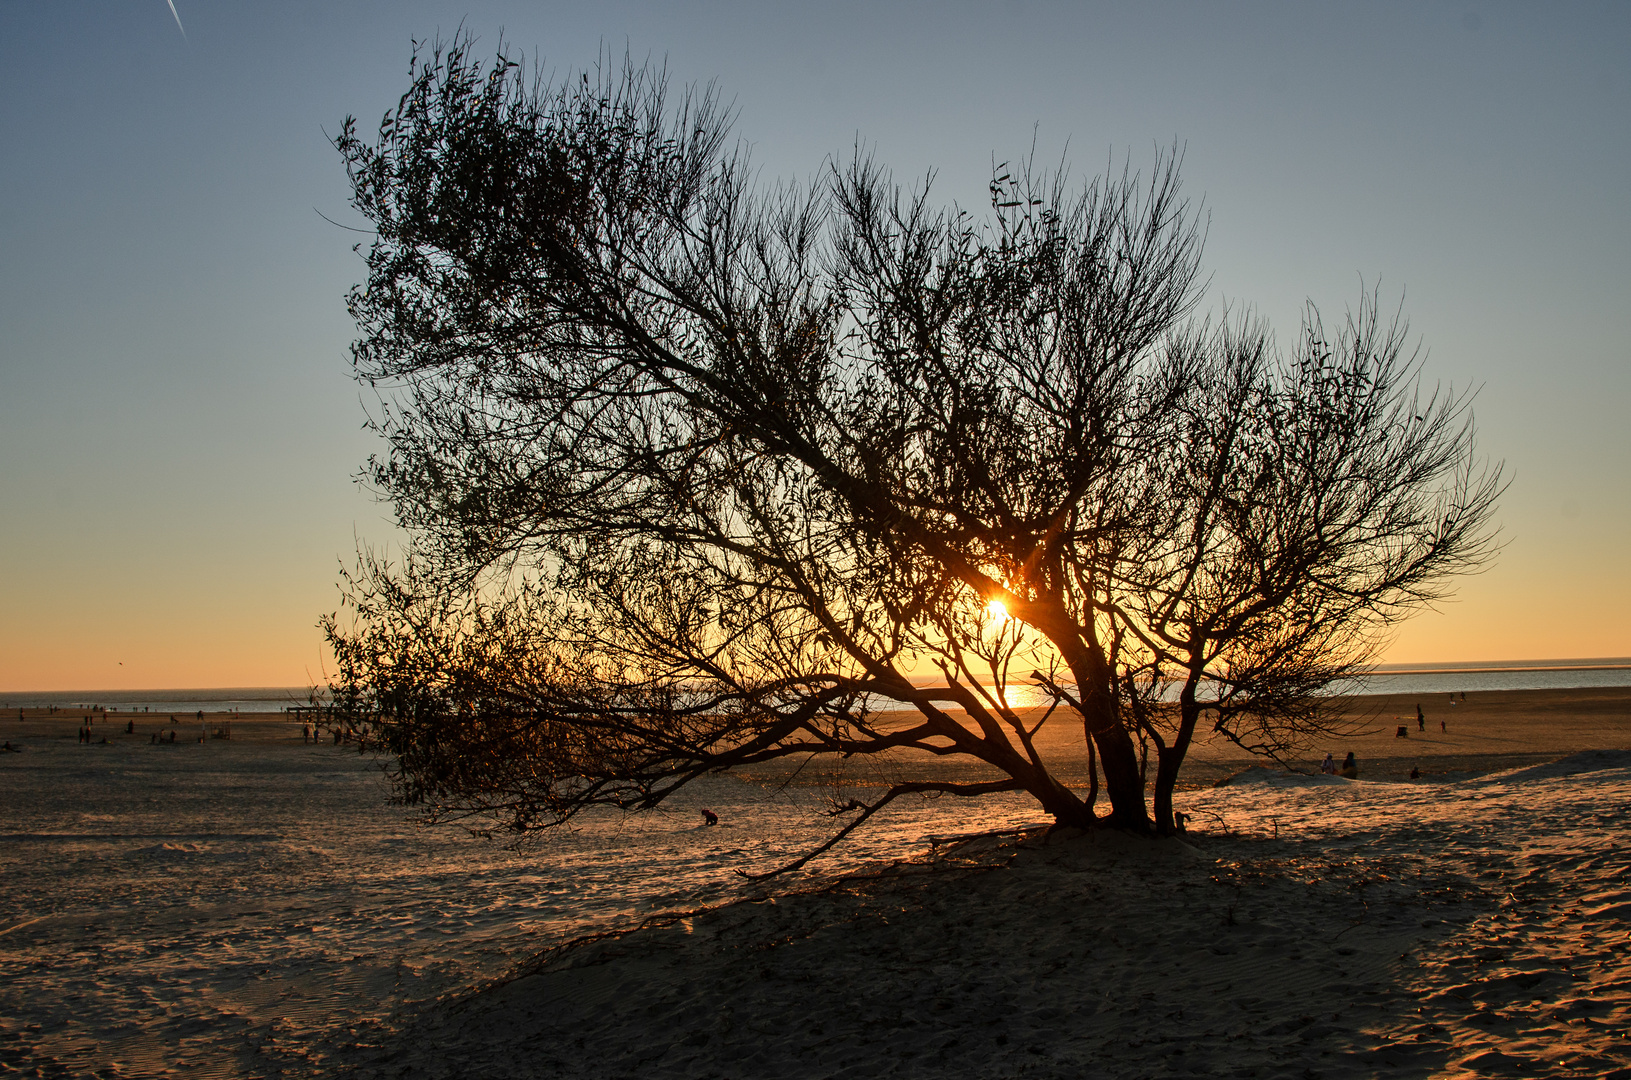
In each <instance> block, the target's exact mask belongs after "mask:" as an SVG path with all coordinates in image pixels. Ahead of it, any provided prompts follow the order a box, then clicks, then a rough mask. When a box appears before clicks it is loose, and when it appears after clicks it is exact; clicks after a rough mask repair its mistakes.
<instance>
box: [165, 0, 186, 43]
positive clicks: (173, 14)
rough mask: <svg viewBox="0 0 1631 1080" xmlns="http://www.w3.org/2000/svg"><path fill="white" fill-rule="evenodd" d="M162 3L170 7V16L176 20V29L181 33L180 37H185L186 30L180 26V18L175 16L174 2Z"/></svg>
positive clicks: (169, 0)
mask: <svg viewBox="0 0 1631 1080" xmlns="http://www.w3.org/2000/svg"><path fill="white" fill-rule="evenodd" d="M164 2H165V3H166V4H169V5H170V14H171V16H172V17H173V18H174V19H175V20H176V29H177V30H180V31H181V36H182V37H186V36H187V28H186V27H185V26H182V25H181V16H180V15H177V14H176V0H164Z"/></svg>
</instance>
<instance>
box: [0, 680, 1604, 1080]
mask: <svg viewBox="0 0 1631 1080" xmlns="http://www.w3.org/2000/svg"><path fill="white" fill-rule="evenodd" d="M1415 704H1416V702H1415V701H1414V700H1411V701H1404V700H1395V699H1391V698H1368V699H1357V700H1355V701H1353V702H1351V703H1350V707H1351V708H1352V709H1354V710H1356V711H1357V712H1359V713H1360V714H1362V715H1364V716H1367V717H1372V718H1374V720H1375V723H1374V724H1373V725H1372V726H1374V727H1375V728H1376V729H1377V730H1376V732H1375V733H1374V734H1371V735H1367V736H1364V737H1362V738H1358V739H1354V740H1348V741H1346V742H1344V743H1343V744H1342V745H1341V746H1333V747H1331V748H1330V749H1333V750H1338V751H1339V752H1340V751H1342V750H1346V749H1353V750H1354V751H1355V752H1356V754H1357V756H1358V758H1359V760H1360V767H1361V779H1360V780H1359V781H1357V782H1354V781H1346V780H1339V779H1335V778H1322V777H1317V776H1309V775H1299V774H1295V773H1286V772H1284V771H1282V770H1278V769H1274V770H1270V769H1261V768H1258V769H1251V770H1250V771H1247V772H1245V773H1244V774H1243V775H1237V774H1240V772H1241V770H1242V769H1243V768H1247V767H1249V766H1250V765H1251V762H1250V761H1249V760H1243V759H1242V758H1241V757H1240V755H1239V754H1238V752H1234V751H1231V750H1230V749H1228V748H1225V747H1218V746H1210V745H1209V746H1203V747H1201V748H1199V749H1198V751H1197V753H1196V755H1195V759H1194V762H1193V764H1192V766H1191V767H1190V769H1188V770H1186V777H1185V779H1186V786H1185V789H1184V791H1183V792H1182V793H1181V797H1180V799H1179V803H1180V806H1181V807H1182V808H1184V809H1186V810H1188V811H1189V812H1190V813H1191V814H1193V815H1194V820H1195V823H1196V827H1195V828H1194V829H1193V830H1192V832H1191V833H1190V834H1189V835H1188V836H1187V837H1185V838H1182V839H1172V840H1166V841H1159V842H1156V841H1147V840H1142V839H1135V838H1129V837H1123V836H1120V835H1116V834H1110V835H1103V836H1086V837H1084V836H1073V835H1064V834H1059V833H1055V834H1052V835H1048V834H1046V832H1045V830H1042V829H1038V828H1035V826H1037V825H1038V824H1040V821H1039V817H1040V816H1039V814H1038V813H1037V812H1036V811H1035V810H1034V808H1032V807H1030V806H1027V805H1026V804H1025V802H1024V801H1023V800H1009V801H993V802H989V803H982V804H977V805H968V804H955V805H948V804H946V803H944V802H941V803H934V802H925V803H923V804H921V805H911V806H904V807H903V808H902V810H901V812H900V813H899V814H893V815H889V816H886V817H884V818H882V819H880V821H879V822H878V826H877V828H876V829H869V830H867V833H866V835H864V836H860V837H858V838H857V842H856V843H854V844H851V845H845V847H843V848H841V849H839V850H838V851H836V852H835V853H834V856H833V857H832V858H830V859H827V860H823V861H822V862H819V863H816V864H813V865H812V867H811V872H810V873H806V874H800V875H796V876H787V877H784V878H780V879H776V880H774V881H773V882H771V883H768V884H766V885H757V886H755V885H752V884H750V883H745V882H743V881H742V879H740V878H739V877H737V876H736V875H734V874H733V873H732V871H733V870H734V869H737V868H744V869H750V870H752V869H762V868H765V867H766V866H767V865H771V864H773V863H774V861H775V860H777V859H780V858H783V857H785V855H786V854H787V853H789V852H793V851H797V850H798V849H799V847H800V845H802V844H806V843H808V842H809V840H810V839H811V838H812V837H814V836H817V835H819V829H820V828H821V827H822V825H821V823H820V822H818V821H812V818H813V817H814V816H815V815H814V814H813V811H814V809H815V808H816V807H817V806H818V804H819V798H820V797H821V796H822V794H823V789H821V788H820V786H819V785H813V786H811V787H809V788H808V789H807V790H792V791H789V790H787V789H777V788H776V786H775V785H765V786H761V785H756V784H749V783H741V782H738V781H729V780H722V781H719V782H717V783H715V782H712V781H710V783H711V784H712V786H710V787H705V788H703V789H699V791H698V792H696V793H695V797H694V798H692V799H691V800H689V801H685V802H682V804H680V805H677V806H676V808H675V810H674V812H673V813H670V814H666V815H658V816H655V817H652V818H648V819H643V820H641V821H639V822H623V821H612V820H606V821H602V822H588V823H585V825H584V826H583V827H582V828H580V829H578V830H577V831H575V832H573V833H570V834H567V835H565V836H563V837H562V838H560V839H559V840H557V841H555V842H552V843H550V844H547V845H545V846H544V847H542V848H540V849H538V850H536V851H532V852H521V853H514V852H508V851H505V850H504V849H503V848H501V847H498V846H496V845H494V844H491V843H489V842H486V841H483V840H480V839H477V838H472V837H469V836H466V835H463V834H461V833H459V832H458V831H457V830H437V831H426V830H422V829H417V828H415V827H413V826H412V825H411V824H408V823H406V822H405V820H404V818H403V813H402V811H401V810H400V809H399V808H395V807H389V806H386V805H384V804H383V801H382V799H383V794H384V789H383V785H382V782H381V780H380V778H379V776H378V774H377V771H375V770H374V769H373V768H372V766H371V765H369V764H368V763H367V762H366V761H363V760H359V758H358V756H357V755H356V754H355V753H348V752H346V751H343V750H336V749H334V748H333V747H332V746H331V745H321V744H315V745H314V744H304V743H302V742H301V741H300V736H299V728H298V725H291V724H289V722H288V721H287V720H284V719H282V718H277V717H263V718H254V719H250V718H242V719H239V720H237V721H235V723H234V725H233V735H234V738H233V739H231V740H226V739H215V740H210V741H208V742H205V743H198V742H196V739H197V730H198V727H199V725H198V722H197V721H196V719H195V720H194V722H193V724H192V725H191V727H192V729H193V731H194V735H193V738H194V739H195V742H194V743H193V744H191V745H184V744H178V745H173V746H171V745H166V746H162V747H161V746H154V745H152V744H151V743H150V741H149V739H150V734H149V733H147V731H146V727H145V726H144V724H143V720H142V718H141V717H138V718H137V733H136V734H134V735H125V734H121V732H122V729H123V726H124V720H125V718H124V717H123V716H119V715H117V714H115V715H114V716H111V717H109V722H108V723H107V724H106V725H104V724H102V723H101V722H100V721H98V722H97V723H95V724H93V725H92V730H93V733H94V738H95V739H97V740H99V739H100V738H101V737H102V736H103V734H104V733H105V732H106V733H107V734H108V738H109V743H108V744H107V745H106V746H103V745H102V744H100V743H99V742H93V744H92V745H90V746H84V745H81V744H79V743H77V742H76V740H75V730H76V729H77V727H78V726H79V725H80V724H81V723H82V718H81V716H80V715H77V714H72V713H68V714H61V713H59V714H58V715H57V716H53V717H36V716H27V717H25V718H24V719H23V720H21V721H19V720H17V719H16V718H15V717H14V716H13V717H10V718H6V719H3V720H0V724H3V726H0V739H5V740H9V741H11V742H12V743H13V745H16V746H19V747H21V752H20V753H17V754H7V755H0V770H3V771H4V773H5V775H4V777H3V779H0V810H3V812H4V815H5V822H6V824H5V827H4V833H3V834H0V870H3V873H0V882H3V884H0V903H3V905H4V907H3V909H0V912H3V913H0V1068H3V1069H4V1070H5V1071H9V1072H12V1073H15V1074H20V1075H41V1076H79V1075H100V1076H156V1075H201V1076H275V1075H296V1076H300V1075H309V1076H317V1075H356V1076H379V1077H386V1076H391V1077H396V1076H403V1077H473V1076H474V1077H626V1076H627V1077H633V1076H639V1077H650V1076H658V1077H662V1076H673V1077H707V1076H731V1077H770V1076H777V1077H780V1076H791V1077H837V1076H856V1077H859V1076H968V1077H990V1076H1037V1077H1053V1076H1058V1077H1086V1076H1093V1077H1099V1076H1104V1077H1145V1076H1230V1077H1233V1076H1241V1077H1244V1076H1261V1077H1278V1076H1285V1077H1305V1076H1322V1077H1348V1076H1423V1077H1426V1076H1452V1077H1455V1076H1619V1075H1624V1076H1631V950H1628V949H1627V946H1628V945H1631V885H1627V877H1626V875H1627V873H1628V872H1631V855H1628V854H1627V852H1626V850H1625V836H1626V831H1627V826H1628V824H1631V752H1628V751H1627V750H1626V749H1625V748H1627V747H1631V689H1598V690H1589V691H1587V690H1582V691H1511V692H1502V693H1499V694H1496V693H1490V694H1473V695H1470V698H1469V700H1468V701H1467V702H1466V703H1465V704H1462V703H1460V702H1459V701H1458V702H1457V704H1456V705H1454V706H1450V705H1448V702H1447V697H1446V698H1440V699H1439V700H1437V701H1429V700H1423V701H1421V702H1420V704H1421V705H1422V707H1423V711H1424V713H1426V716H1427V725H1426V726H1427V728H1428V730H1427V731H1425V732H1423V731H1420V730H1418V728H1417V725H1416V724H1415V723H1414V717H1415ZM1395 716H1399V717H1405V716H1408V717H1409V718H1410V721H1411V722H1410V724H1409V735H1408V736H1407V737H1406V738H1399V737H1397V736H1396V734H1395V731H1396V728H1397V726H1398V725H1397V724H1396V723H1395V722H1394V719H1393V718H1394V717H1395ZM1440 719H1443V720H1444V723H1445V727H1446V728H1447V730H1444V731H1440V730H1438V721H1439V720H1440ZM211 721H212V718H210V717H206V718H205V726H206V727H209V726H210V724H211ZM1398 723H1404V721H1403V720H1400V721H1399V722H1398ZM154 726H156V722H155V723H154ZM167 727H168V725H166V728H167ZM177 730H178V731H179V732H182V735H181V736H180V737H181V738H185V737H186V734H185V733H186V731H187V729H186V728H182V727H180V726H179V725H178V728H177ZM1063 747H1064V744H1063V742H1062V743H1061V751H1060V752H1064V751H1063ZM98 755H103V756H101V757H98ZM1318 756H1320V755H1319V754H1318V753H1317V752H1316V753H1315V754H1314V755H1313V757H1312V758H1311V759H1310V762H1309V763H1293V764H1294V765H1296V766H1297V767H1298V768H1302V767H1303V766H1304V764H1311V762H1312V760H1315V759H1317V757H1318ZM1412 767H1415V768H1418V769H1419V770H1420V771H1421V773H1422V774H1423V775H1422V778H1421V779H1420V780H1416V781H1410V780H1407V779H1406V777H1407V775H1408V772H1409V770H1410V769H1411V768H1412ZM1308 771H1309V772H1312V769H1311V768H1309V769H1308ZM1230 775H1234V776H1235V779H1234V780H1233V782H1231V783H1229V784H1227V785H1225V786H1221V787H1213V786H1211V785H1212V784H1213V783H1214V782H1215V781H1216V780H1217V779H1219V778H1222V777H1224V776H1230ZM850 782H856V783H859V782H865V780H864V778H863V777H861V776H856V777H852V778H850ZM704 800H706V801H705V802H704ZM693 804H695V805H693ZM701 805H711V806H713V807H714V808H716V809H718V810H721V811H722V812H723V816H724V819H725V825H724V826H722V827H720V828H717V829H706V828H701V827H699V826H698V825H697V823H696V821H695V820H694V819H693V816H692V815H694V814H696V812H697V808H698V807H699V806H701ZM987 831H990V832H998V833H1000V835H996V836H989V837H977V838H973V839H964V840H957V839H948V838H952V837H956V836H958V835H967V834H972V833H981V832H987Z"/></svg>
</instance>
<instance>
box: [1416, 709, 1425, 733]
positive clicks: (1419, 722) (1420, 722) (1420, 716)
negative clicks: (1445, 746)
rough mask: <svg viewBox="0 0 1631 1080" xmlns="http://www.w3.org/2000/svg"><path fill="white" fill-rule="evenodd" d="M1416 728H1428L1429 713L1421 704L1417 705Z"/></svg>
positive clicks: (1423, 729)
mask: <svg viewBox="0 0 1631 1080" xmlns="http://www.w3.org/2000/svg"><path fill="white" fill-rule="evenodd" d="M1416 730H1417V731H1426V730H1427V714H1426V713H1424V712H1422V711H1421V706H1420V705H1419V704H1418V705H1417V706H1416Z"/></svg>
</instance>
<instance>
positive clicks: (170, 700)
mask: <svg viewBox="0 0 1631 1080" xmlns="http://www.w3.org/2000/svg"><path fill="white" fill-rule="evenodd" d="M1592 686H1631V657H1627V656H1611V657H1591V658H1586V659H1575V660H1502V661H1488V662H1470V663H1457V664H1389V665H1385V666H1384V667H1382V668H1379V669H1378V670H1377V671H1376V672H1375V673H1374V674H1371V675H1369V676H1367V677H1365V678H1364V679H1360V680H1357V681H1356V682H1355V683H1354V684H1353V685H1352V686H1349V685H1340V686H1333V687H1332V688H1331V692H1332V693H1336V694H1454V693H1460V692H1463V691H1464V692H1466V693H1469V694H1471V693H1476V692H1478V691H1483V690H1570V689H1579V688H1582V687H1592ZM312 693H313V690H312V688H311V687H309V686H249V687H244V686H238V687H226V688H217V689H202V690H53V691H41V692H28V691H11V692H5V693H0V709H8V708H9V709H16V708H19V707H23V708H30V709H34V708H45V707H46V706H50V705H55V706H57V707H58V708H62V709H75V708H88V707H91V706H98V705H99V706H101V707H103V708H107V709H117V710H119V711H120V712H132V711H133V712H142V711H146V712H149V713H159V712H162V713H190V712H197V711H199V710H200V709H202V710H203V711H204V712H207V713H214V712H230V711H232V710H234V709H236V710H237V711H238V712H240V713H276V712H282V711H283V710H284V709H286V708H288V707H289V706H291V705H306V704H310V702H311V700H312ZM319 696H321V695H319ZM1020 697H1021V695H1015V700H1014V703H1015V704H1017V705H1025V704H1030V702H1028V701H1024V700H1020Z"/></svg>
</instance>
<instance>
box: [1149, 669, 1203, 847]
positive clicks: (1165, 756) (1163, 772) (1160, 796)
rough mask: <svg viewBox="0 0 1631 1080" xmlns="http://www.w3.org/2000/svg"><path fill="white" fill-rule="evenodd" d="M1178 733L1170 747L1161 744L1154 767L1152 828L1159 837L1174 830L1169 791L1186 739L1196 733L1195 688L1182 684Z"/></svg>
mask: <svg viewBox="0 0 1631 1080" xmlns="http://www.w3.org/2000/svg"><path fill="white" fill-rule="evenodd" d="M1178 707H1179V718H1178V733H1177V735H1176V736H1175V737H1174V738H1173V740H1172V745H1171V746H1166V747H1162V748H1161V750H1160V752H1159V755H1158V758H1157V762H1156V766H1155V793H1154V794H1155V797H1154V806H1153V809H1154V810H1155V831H1156V832H1157V833H1159V834H1160V835H1162V836H1171V835H1172V834H1173V833H1175V832H1177V831H1178V829H1177V824H1176V823H1175V822H1174V821H1173V818H1172V793H1173V791H1174V789H1176V788H1177V786H1178V770H1179V768H1181V767H1182V766H1183V763H1184V755H1185V754H1187V753H1188V752H1189V742H1190V740H1191V739H1192V738H1193V737H1194V735H1195V721H1196V720H1197V719H1198V718H1199V717H1200V714H1201V711H1200V709H1199V708H1198V707H1197V706H1196V704H1195V691H1194V687H1192V686H1186V687H1184V690H1183V694H1182V696H1181V697H1180V699H1179V706H1178Z"/></svg>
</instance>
